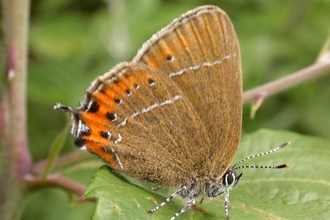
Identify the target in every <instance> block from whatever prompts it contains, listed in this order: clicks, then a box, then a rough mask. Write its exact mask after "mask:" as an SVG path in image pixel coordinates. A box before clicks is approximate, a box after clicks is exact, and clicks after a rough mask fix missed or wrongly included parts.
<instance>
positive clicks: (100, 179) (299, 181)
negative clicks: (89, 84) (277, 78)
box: [85, 130, 330, 220]
mask: <svg viewBox="0 0 330 220" xmlns="http://www.w3.org/2000/svg"><path fill="white" fill-rule="evenodd" d="M286 141H290V142H291V143H292V144H291V145H288V146H286V147H285V148H284V149H282V150H280V151H279V152H276V153H274V154H271V155H265V156H262V157H259V158H254V159H251V160H249V161H247V162H244V165H280V164H283V163H290V164H291V167H290V168H289V169H245V170H244V175H243V177H242V179H241V181H240V183H239V184H238V186H237V187H236V188H235V189H233V190H232V191H231V194H230V209H229V215H230V217H231V218H232V219H329V217H330V207H329V200H330V177H329V174H328V171H327V168H328V167H329V164H330V160H329V158H330V148H329V147H330V143H329V141H327V140H323V139H320V138H314V137H309V136H303V135H299V134H295V133H291V132H284V131H269V130H261V131H258V132H256V133H254V134H251V135H246V136H244V138H243V139H242V141H241V145H240V148H239V150H238V152H237V155H236V158H235V161H238V160H240V159H242V158H245V157H247V156H250V155H253V154H256V153H260V152H264V151H267V150H269V149H272V148H274V147H276V146H278V145H280V144H282V143H284V142H286ZM235 161H234V162H235ZM219 163H221V161H219ZM237 172H240V171H237ZM131 182H135V183H134V184H133V183H131ZM165 189H168V188H165ZM169 189H170V191H164V189H161V190H158V191H151V190H149V189H148V186H147V185H146V184H145V183H142V182H141V181H138V182H137V181H134V180H133V181H132V180H128V179H127V178H126V177H124V176H122V175H119V174H115V173H114V172H113V171H112V170H111V169H110V168H109V167H107V166H102V167H101V168H100V169H99V170H98V171H97V172H96V173H95V175H94V179H93V181H92V183H91V184H90V185H89V186H88V187H87V189H86V191H85V196H86V198H91V197H95V198H97V199H98V200H97V205H96V208H95V211H94V215H93V219H95V220H98V219H102V220H105V219H169V218H170V217H171V216H173V215H174V213H176V212H177V211H178V210H180V209H181V208H182V207H183V205H184V203H185V201H184V199H182V198H181V197H180V196H178V197H177V198H175V199H173V200H172V201H171V202H170V203H168V204H167V205H165V206H164V207H162V208H161V209H160V210H158V211H157V212H156V213H152V214H148V213H147V211H148V210H149V209H152V208H154V207H155V206H156V205H157V204H159V203H160V202H163V201H164V200H165V199H166V198H167V197H168V196H169V195H170V194H171V192H173V191H174V190H175V188H169ZM196 205H197V206H199V207H201V208H202V209H203V210H204V211H205V213H203V212H200V211H196V210H188V211H187V212H186V213H184V214H182V215H181V216H180V217H178V219H225V217H224V216H225V215H224V201H223V197H222V196H219V197H218V198H215V199H209V198H206V197H205V199H204V201H203V203H202V204H200V203H199V199H198V200H196Z"/></svg>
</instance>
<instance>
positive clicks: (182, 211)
mask: <svg viewBox="0 0 330 220" xmlns="http://www.w3.org/2000/svg"><path fill="white" fill-rule="evenodd" d="M193 205H195V197H194V196H191V197H189V198H188V201H187V203H186V205H185V206H184V207H183V208H182V209H181V210H180V211H178V212H177V213H175V214H174V215H173V217H172V218H170V220H174V219H175V218H176V217H178V216H179V215H181V214H182V213H184V212H185V211H187V209H189V208H190V207H191V206H193Z"/></svg>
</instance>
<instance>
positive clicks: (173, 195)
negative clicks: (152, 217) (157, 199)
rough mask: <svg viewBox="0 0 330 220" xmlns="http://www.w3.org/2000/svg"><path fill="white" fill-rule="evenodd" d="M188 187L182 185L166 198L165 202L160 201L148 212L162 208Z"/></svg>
mask: <svg viewBox="0 0 330 220" xmlns="http://www.w3.org/2000/svg"><path fill="white" fill-rule="evenodd" d="M186 188H187V187H186V186H182V187H181V188H179V189H178V190H177V191H175V192H174V193H173V194H172V195H171V196H170V197H168V198H167V199H165V201H164V202H162V203H160V204H159V205H158V206H156V207H155V208H153V209H151V210H149V211H148V212H149V213H152V212H156V211H157V210H158V209H160V208H161V207H163V206H164V205H166V203H168V202H170V201H171V200H172V199H173V198H174V197H175V196H177V195H178V194H179V193H181V192H182V191H183V190H185V189H186ZM180 214H181V213H180Z"/></svg>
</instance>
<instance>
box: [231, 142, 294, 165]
mask: <svg viewBox="0 0 330 220" xmlns="http://www.w3.org/2000/svg"><path fill="white" fill-rule="evenodd" d="M289 144H290V142H285V143H283V144H281V145H279V146H277V147H275V148H274V149H271V150H269V151H266V152H263V153H260V154H256V155H253V156H249V157H246V158H244V159H242V160H240V161H238V162H237V163H235V164H234V166H232V168H233V169H235V170H238V169H242V168H270V169H280V168H287V167H290V164H287V163H286V164H281V165H277V166H240V167H236V166H237V165H238V164H240V163H243V162H244V161H247V160H250V159H252V158H256V157H261V156H264V155H266V154H270V153H274V152H276V151H279V150H281V149H282V148H283V147H285V146H287V145H289Z"/></svg>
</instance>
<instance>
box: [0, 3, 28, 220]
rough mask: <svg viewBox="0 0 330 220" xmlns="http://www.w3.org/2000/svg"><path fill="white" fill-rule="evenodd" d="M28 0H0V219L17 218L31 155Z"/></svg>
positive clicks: (19, 214) (11, 219) (20, 208)
mask: <svg viewBox="0 0 330 220" xmlns="http://www.w3.org/2000/svg"><path fill="white" fill-rule="evenodd" d="M29 5H30V2H29V0H14V1H13V0H2V14H3V34H4V53H5V58H6V60H5V64H6V65H5V72H4V78H5V80H4V86H3V91H2V92H3V93H2V100H1V112H0V114H1V115H0V120H1V128H0V129H1V135H2V136H1V138H2V168H3V171H2V179H1V185H0V187H1V188H0V219H1V220H15V219H20V216H21V212H22V210H23V208H22V206H23V202H24V198H23V197H24V194H25V192H26V189H27V184H26V182H24V181H23V180H22V179H23V176H24V175H25V174H26V173H28V172H29V169H30V166H31V158H30V155H29V151H28V143H27V133H26V72H27V36H28V18H29Z"/></svg>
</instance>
